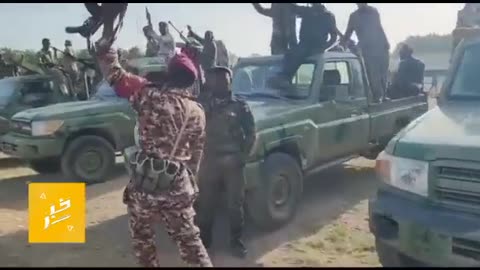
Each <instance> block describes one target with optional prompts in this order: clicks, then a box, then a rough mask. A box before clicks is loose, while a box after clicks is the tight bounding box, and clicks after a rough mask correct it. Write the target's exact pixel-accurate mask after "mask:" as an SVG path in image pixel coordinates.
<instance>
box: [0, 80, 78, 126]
mask: <svg viewBox="0 0 480 270" xmlns="http://www.w3.org/2000/svg"><path fill="white" fill-rule="evenodd" d="M73 100H76V98H75V97H74V95H73V94H72V91H71V88H70V87H69V86H67V85H62V82H60V81H58V80H56V79H55V78H54V77H52V76H49V75H26V76H18V77H7V78H4V79H1V80H0V135H1V134H5V133H6V132H7V131H8V128H9V120H10V118H11V117H12V116H13V115H14V114H16V113H17V112H20V111H23V110H26V109H30V108H38V107H43V106H47V105H50V104H55V103H61V102H67V101H73Z"/></svg>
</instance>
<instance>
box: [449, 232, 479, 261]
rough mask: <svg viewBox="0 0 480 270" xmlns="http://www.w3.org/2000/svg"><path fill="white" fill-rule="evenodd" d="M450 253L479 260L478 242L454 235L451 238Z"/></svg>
mask: <svg viewBox="0 0 480 270" xmlns="http://www.w3.org/2000/svg"><path fill="white" fill-rule="evenodd" d="M452 253H454V254H456V255H460V256H462V257H467V258H471V259H474V260H480V242H478V241H474V240H467V239H463V238H456V237H454V238H453V239H452Z"/></svg>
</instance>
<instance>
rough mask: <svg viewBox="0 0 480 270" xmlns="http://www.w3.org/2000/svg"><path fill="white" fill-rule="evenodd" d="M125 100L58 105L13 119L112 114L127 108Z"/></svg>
mask: <svg viewBox="0 0 480 270" xmlns="http://www.w3.org/2000/svg"><path fill="white" fill-rule="evenodd" d="M125 103H126V101H123V100H117V99H115V100H87V101H73V102H65V103H58V104H54V105H50V106H46V107H41V108H35V109H29V110H25V111H22V112H19V113H17V114H15V115H14V116H13V117H12V119H22V120H28V121H40V120H52V119H66V118H74V117H79V116H88V115H96V114H102V113H111V112H114V111H116V108H117V107H123V106H125Z"/></svg>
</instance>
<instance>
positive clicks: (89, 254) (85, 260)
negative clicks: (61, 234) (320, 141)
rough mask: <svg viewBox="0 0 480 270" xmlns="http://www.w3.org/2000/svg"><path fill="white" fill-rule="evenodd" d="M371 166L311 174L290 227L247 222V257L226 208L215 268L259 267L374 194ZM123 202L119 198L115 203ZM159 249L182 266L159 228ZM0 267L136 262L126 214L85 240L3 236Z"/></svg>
mask: <svg viewBox="0 0 480 270" xmlns="http://www.w3.org/2000/svg"><path fill="white" fill-rule="evenodd" d="M375 189H376V183H375V179H374V177H373V171H372V169H371V168H358V167H351V166H341V167H336V168H333V169H330V170H328V171H324V172H322V173H319V174H317V175H315V176H313V177H310V179H309V181H307V182H306V183H305V189H304V190H305V194H304V197H303V201H302V205H301V206H300V208H299V210H298V214H297V216H296V217H295V219H294V220H292V221H291V222H290V223H289V224H288V225H287V226H285V227H283V228H281V229H279V230H277V231H275V232H270V233H265V232H259V231H257V230H255V229H254V228H252V226H251V225H250V223H247V232H246V243H247V245H248V247H249V255H248V258H247V259H245V260H238V259H235V258H232V257H231V256H229V253H228V250H227V242H228V227H227V226H228V224H227V222H226V219H225V216H224V214H223V213H224V211H221V212H222V214H220V217H219V218H218V219H217V224H216V227H215V231H216V232H217V233H216V234H215V236H214V244H213V247H212V251H211V255H212V259H213V261H214V264H215V265H216V266H256V265H257V263H256V261H257V260H258V259H259V258H261V257H262V256H263V255H264V254H266V253H267V252H269V251H271V250H273V249H275V248H277V247H278V246H280V245H281V244H282V243H285V242H288V241H292V240H295V239H299V238H302V237H305V236H308V235H311V234H313V233H314V232H316V231H317V230H318V229H320V228H321V227H322V226H324V225H326V224H328V223H330V222H331V221H332V220H334V219H335V218H337V217H338V216H339V215H341V214H342V213H344V212H345V211H347V210H348V209H350V208H352V207H353V206H354V205H355V204H357V203H358V202H360V201H361V200H364V199H366V198H368V197H369V196H370V195H371V194H373V193H374V192H375ZM115 203H120V202H115ZM157 231H158V232H159V233H158V235H157V238H158V241H157V243H158V253H159V254H160V258H161V265H162V266H165V267H166V266H183V263H182V262H181V261H180V258H179V256H178V252H177V249H176V247H175V246H174V245H173V244H172V243H171V242H170V241H169V240H168V237H167V235H166V233H164V231H163V230H162V229H161V228H159V230H157ZM0 263H1V266H39V267H41V266H50V267H52V266H71V267H76V266H84V267H92V266H99V267H102V266H111V267H113V266H115V267H121V266H124V267H126V266H135V260H134V259H133V257H132V255H131V249H130V242H129V234H128V227H127V217H126V215H122V216H119V217H117V218H114V219H111V220H108V221H105V222H103V223H101V224H100V225H96V226H92V227H89V228H88V229H87V243H86V244H79V245H74V244H63V245H60V244H56V245H34V244H32V245H28V244H27V232H26V231H22V232H18V233H15V234H10V235H6V236H4V237H0Z"/></svg>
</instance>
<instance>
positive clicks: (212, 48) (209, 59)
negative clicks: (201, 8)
mask: <svg viewBox="0 0 480 270" xmlns="http://www.w3.org/2000/svg"><path fill="white" fill-rule="evenodd" d="M187 27H188V36H189V37H193V38H194V39H195V40H197V41H198V42H200V44H202V46H203V51H202V54H201V55H200V65H201V66H202V68H203V70H207V69H210V68H212V67H213V66H215V64H216V62H217V44H216V43H215V38H214V37H213V32H212V31H205V36H204V38H201V37H200V36H199V35H197V34H196V33H195V32H193V31H192V27H191V26H190V25H188V26H187Z"/></svg>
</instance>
